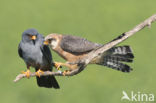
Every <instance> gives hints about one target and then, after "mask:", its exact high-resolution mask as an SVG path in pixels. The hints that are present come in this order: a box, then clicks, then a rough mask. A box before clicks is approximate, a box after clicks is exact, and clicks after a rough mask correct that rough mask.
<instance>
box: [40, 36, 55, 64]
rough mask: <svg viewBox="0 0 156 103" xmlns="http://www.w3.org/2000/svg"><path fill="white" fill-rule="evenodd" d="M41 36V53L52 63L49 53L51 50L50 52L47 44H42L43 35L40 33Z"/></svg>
mask: <svg viewBox="0 0 156 103" xmlns="http://www.w3.org/2000/svg"><path fill="white" fill-rule="evenodd" d="M40 36H41V37H42V39H41V43H42V44H41V47H40V48H41V51H42V53H43V56H44V57H45V58H46V60H47V62H48V63H49V64H51V63H52V55H51V52H50V49H49V47H48V46H47V45H43V41H44V37H43V36H42V35H40Z"/></svg>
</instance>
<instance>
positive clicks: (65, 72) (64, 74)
mask: <svg viewBox="0 0 156 103" xmlns="http://www.w3.org/2000/svg"><path fill="white" fill-rule="evenodd" d="M68 73H70V70H65V71H64V72H63V73H62V75H63V76H66V74H68Z"/></svg>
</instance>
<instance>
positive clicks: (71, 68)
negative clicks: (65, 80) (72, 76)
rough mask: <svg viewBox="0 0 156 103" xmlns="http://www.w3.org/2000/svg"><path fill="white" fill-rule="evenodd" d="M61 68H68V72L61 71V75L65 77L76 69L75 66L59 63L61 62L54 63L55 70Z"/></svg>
mask: <svg viewBox="0 0 156 103" xmlns="http://www.w3.org/2000/svg"><path fill="white" fill-rule="evenodd" d="M61 66H65V67H67V68H69V69H68V70H65V71H63V75H64V76H65V75H66V74H69V73H70V72H71V71H72V70H74V69H77V67H78V66H77V64H69V63H68V62H67V63H61V62H55V67H56V68H57V70H60V69H59V68H60V67H61Z"/></svg>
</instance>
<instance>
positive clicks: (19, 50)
mask: <svg viewBox="0 0 156 103" xmlns="http://www.w3.org/2000/svg"><path fill="white" fill-rule="evenodd" d="M18 55H19V56H20V57H21V58H23V53H22V49H21V46H20V44H19V45H18Z"/></svg>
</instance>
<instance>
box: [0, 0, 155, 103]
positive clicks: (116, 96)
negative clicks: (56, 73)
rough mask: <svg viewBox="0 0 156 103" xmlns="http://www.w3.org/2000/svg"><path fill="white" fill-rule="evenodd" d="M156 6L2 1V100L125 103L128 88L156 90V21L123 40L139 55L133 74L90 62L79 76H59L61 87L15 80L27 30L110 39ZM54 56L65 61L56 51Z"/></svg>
mask: <svg viewBox="0 0 156 103" xmlns="http://www.w3.org/2000/svg"><path fill="white" fill-rule="evenodd" d="M155 4H156V1H155V0H150V1H147V0H129V1H128V0H117V1H115V0H109V1H108V0H78V1H77V0H64V1H63V0H44V1H43V0H31V1H30V0H12V1H11V0H10V1H9V0H0V14H1V15H0V28H1V30H0V69H1V70H0V81H1V83H0V101H1V103H42V102H44V103H49V102H50V103H73V102H74V103H104V102H106V103H121V102H122V101H121V100H120V99H121V97H122V91H123V90H125V91H127V92H130V91H135V92H138V91H140V92H141V93H154V94H156V83H155V78H156V75H155V72H156V69H155V68H156V64H155V58H156V55H155V53H156V47H155V38H156V35H155V33H156V30H155V28H156V23H154V24H152V28H151V29H147V28H145V29H143V30H142V31H140V32H138V33H137V34H136V35H134V36H133V37H131V38H129V39H128V40H126V41H125V42H123V43H122V44H121V45H131V47H132V48H133V51H134V54H135V60H134V62H133V63H132V64H130V65H131V66H132V67H133V68H134V71H133V72H131V73H130V74H124V73H121V72H118V71H115V70H112V69H109V68H107V67H102V66H97V65H90V66H88V67H87V68H86V70H84V71H83V72H82V73H80V74H78V75H77V76H73V77H69V78H68V77H57V79H58V81H59V84H60V86H61V89H60V90H54V89H45V88H39V87H38V86H37V85H36V80H35V78H31V79H29V80H28V79H23V80H21V81H19V82H18V83H13V79H14V78H15V76H16V75H17V74H18V73H19V72H20V71H22V70H25V69H26V67H25V64H24V62H23V60H22V59H20V58H19V57H18V53H17V47H18V43H19V42H20V40H21V33H22V32H23V31H24V30H26V29H28V28H36V29H37V30H38V31H39V32H40V33H42V34H44V35H47V34H49V33H52V32H57V33H63V34H72V35H77V36H81V37H84V38H87V39H88V40H90V41H93V42H98V43H106V42H108V41H110V40H112V39H113V38H115V37H117V36H118V35H119V34H121V33H123V32H126V31H128V30H130V29H131V28H132V27H134V26H135V25H136V24H138V23H140V22H142V21H143V20H144V19H146V18H147V17H149V16H151V15H152V14H154V13H156V8H155ZM53 58H54V59H55V61H64V60H63V59H61V58H60V57H59V56H58V55H56V53H54V52H53ZM32 71H33V69H32Z"/></svg>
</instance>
